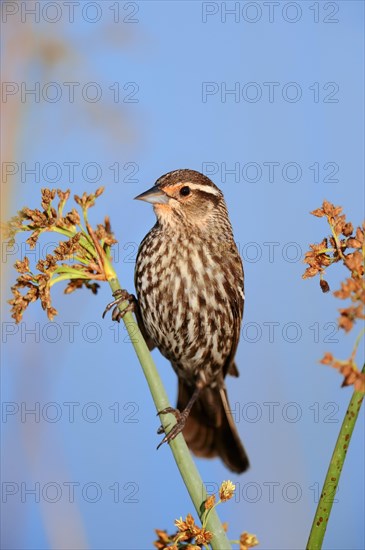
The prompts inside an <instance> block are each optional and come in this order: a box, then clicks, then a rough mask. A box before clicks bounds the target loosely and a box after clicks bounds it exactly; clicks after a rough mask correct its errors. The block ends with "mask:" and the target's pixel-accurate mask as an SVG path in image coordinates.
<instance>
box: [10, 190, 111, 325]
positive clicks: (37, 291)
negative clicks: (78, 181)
mask: <svg viewBox="0 0 365 550" xmlns="http://www.w3.org/2000/svg"><path fill="white" fill-rule="evenodd" d="M102 192H103V188H102V187H100V188H99V189H97V190H96V192H95V193H94V194H90V195H88V194H86V193H84V194H83V195H82V197H81V198H80V197H78V196H76V195H75V197H74V199H75V202H76V203H77V204H78V205H79V206H81V208H82V211H83V218H84V220H85V222H86V228H84V227H83V226H82V223H81V217H80V214H79V212H78V211H77V209H76V208H72V209H71V210H70V211H69V212H67V213H65V214H63V210H64V207H65V205H66V203H67V200H68V199H69V197H70V190H69V189H67V190H66V191H62V190H60V189H57V190H56V189H42V190H41V195H42V196H41V206H42V209H43V210H39V209H37V208H35V209H31V208H28V207H24V208H23V209H22V210H21V211H20V212H18V215H17V216H14V217H13V218H12V219H11V220H10V221H9V222H8V224H7V225H6V227H5V231H4V236H5V238H7V239H8V240H9V241H10V244H14V241H15V237H16V234H17V233H20V232H22V231H27V232H30V236H29V237H28V239H27V241H26V242H27V243H28V244H29V246H30V247H31V248H34V247H35V246H36V243H37V240H38V238H39V236H40V235H41V234H42V233H45V232H53V233H59V234H60V235H61V236H62V238H63V239H64V240H60V241H59V243H58V244H57V245H56V246H55V248H54V249H53V252H52V253H48V254H47V255H46V257H45V258H41V259H39V260H38V262H37V263H36V266H35V269H36V270H37V271H38V272H35V273H33V272H32V271H31V266H30V261H29V258H28V257H25V258H24V259H23V260H18V261H17V262H16V263H15V266H14V267H15V269H16V270H17V271H18V273H19V275H20V276H19V277H18V278H17V280H16V283H15V284H14V285H13V286H12V287H11V290H12V293H13V298H12V299H11V300H9V303H10V305H11V306H12V317H13V318H14V319H15V321H16V322H17V323H19V322H20V321H21V319H22V317H23V314H24V312H25V310H26V309H27V307H28V306H29V304H31V303H32V302H35V301H36V300H40V302H41V305H42V308H43V309H44V310H45V311H46V313H47V315H48V318H49V319H50V320H52V319H53V318H54V316H55V315H56V314H57V310H56V309H55V308H54V307H52V304H51V288H52V286H53V284H55V283H57V282H59V281H66V282H67V286H66V289H65V294H70V293H71V292H73V291H75V290H76V289H79V288H82V287H83V286H84V287H86V288H87V289H89V290H91V291H92V292H93V293H94V294H96V292H97V289H98V288H99V285H98V283H97V282H96V281H105V280H108V277H110V270H109V272H108V269H107V266H108V262H109V260H110V247H111V246H112V245H113V244H115V243H116V242H117V241H116V240H115V238H114V235H113V233H112V230H111V226H110V220H109V218H107V217H106V218H105V221H104V224H98V225H97V228H96V230H95V231H93V230H92V228H91V227H90V225H89V224H88V222H87V210H88V208H90V207H91V206H93V205H94V204H95V200H96V198H97V197H99V196H100V195H101V193H102ZM56 195H57V197H58V205H57V207H56V208H55V207H54V206H53V202H54V200H55V199H56ZM24 291H25V292H24Z"/></svg>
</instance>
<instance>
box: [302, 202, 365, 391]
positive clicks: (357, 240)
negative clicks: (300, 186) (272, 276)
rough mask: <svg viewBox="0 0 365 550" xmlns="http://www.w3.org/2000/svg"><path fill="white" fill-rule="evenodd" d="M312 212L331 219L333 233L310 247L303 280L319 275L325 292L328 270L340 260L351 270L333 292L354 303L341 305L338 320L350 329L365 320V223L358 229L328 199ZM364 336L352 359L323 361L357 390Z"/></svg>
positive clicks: (364, 382) (361, 381)
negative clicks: (357, 358) (357, 361)
mask: <svg viewBox="0 0 365 550" xmlns="http://www.w3.org/2000/svg"><path fill="white" fill-rule="evenodd" d="M311 214H313V215H314V216H317V217H319V218H323V217H325V218H326V219H327V222H328V225H329V227H330V230H331V235H330V236H328V237H325V238H324V239H323V240H322V241H321V242H320V243H319V244H311V245H310V250H309V252H307V253H306V254H305V257H304V263H306V264H308V267H307V269H306V270H305V272H304V274H303V279H308V278H309V277H315V276H316V275H319V276H320V286H321V289H322V291H323V292H328V291H329V290H330V287H329V284H328V282H327V281H326V279H325V278H324V276H325V272H326V269H327V268H328V267H329V266H332V265H333V264H334V263H338V262H340V263H341V264H342V265H343V266H344V267H345V268H346V269H347V270H348V272H349V273H348V277H347V278H346V279H345V280H344V281H342V282H341V288H340V289H339V290H336V291H335V292H333V295H334V296H335V297H336V298H339V299H340V300H350V302H351V303H350V305H348V306H347V307H342V308H339V313H340V317H339V319H338V326H339V328H341V329H342V330H344V331H345V332H350V331H351V330H352V329H353V327H354V326H355V324H356V323H357V322H358V321H360V320H363V319H365V309H364V308H365V282H364V259H365V243H364V232H365V222H364V223H363V224H362V226H361V227H356V230H355V227H354V225H353V224H352V222H348V221H346V216H345V214H343V213H342V207H341V206H334V205H333V204H331V203H330V202H328V201H324V202H323V204H322V207H321V208H317V209H316V210H314V211H313V212H311ZM362 335H363V333H360V335H359V337H358V338H357V340H356V343H355V346H354V349H353V351H352V353H351V356H350V357H349V358H348V359H346V360H339V359H336V358H334V357H333V356H332V354H330V353H326V354H325V356H324V357H323V358H322V360H321V363H322V364H324V365H331V366H332V367H334V368H336V369H337V370H338V371H339V372H340V373H341V374H342V375H343V376H344V381H343V384H342V385H343V386H348V385H353V386H354V387H355V389H356V390H357V391H364V390H365V374H363V373H361V372H360V371H359V369H358V367H357V365H356V361H355V358H356V352H357V348H358V345H359V342H360V340H361V338H362Z"/></svg>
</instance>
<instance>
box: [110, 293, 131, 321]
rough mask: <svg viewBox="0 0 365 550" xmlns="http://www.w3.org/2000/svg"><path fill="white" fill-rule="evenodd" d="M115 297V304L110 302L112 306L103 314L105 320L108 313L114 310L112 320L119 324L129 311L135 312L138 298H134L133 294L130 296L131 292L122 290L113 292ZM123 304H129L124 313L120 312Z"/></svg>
mask: <svg viewBox="0 0 365 550" xmlns="http://www.w3.org/2000/svg"><path fill="white" fill-rule="evenodd" d="M113 296H114V298H115V300H113V302H110V304H108V305H107V306H106V308H105V310H104V313H103V319H104V317H105V315H106V314H107V313H108V311H110V310H111V309H112V308H114V309H113V311H112V320H113V321H117V322H118V323H119V321H120V320H121V319H122V318H123V317H124V315H125V314H126V313H128V311H134V308H135V305H136V297H135V296H133V294H129V292H127V291H126V290H122V289H119V290H116V291H115V292H113ZM122 302H129V304H128V305H127V307H126V308H125V309H123V311H120V310H119V305H120V304H121V303H122Z"/></svg>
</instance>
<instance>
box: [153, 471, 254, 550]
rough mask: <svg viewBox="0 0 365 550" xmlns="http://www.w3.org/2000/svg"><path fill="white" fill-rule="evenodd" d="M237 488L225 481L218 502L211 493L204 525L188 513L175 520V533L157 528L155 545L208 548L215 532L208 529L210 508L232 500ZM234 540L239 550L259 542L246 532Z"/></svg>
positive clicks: (176, 549) (196, 549)
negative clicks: (184, 516) (199, 523)
mask: <svg viewBox="0 0 365 550" xmlns="http://www.w3.org/2000/svg"><path fill="white" fill-rule="evenodd" d="M235 488H236V487H235V485H234V484H233V483H232V482H231V481H229V480H228V481H223V482H222V484H221V486H220V488H219V501H218V502H216V497H215V495H210V496H208V498H207V499H206V500H205V502H204V509H205V514H204V516H203V525H202V527H199V526H198V525H196V524H195V520H194V518H193V516H192V515H191V514H188V515H187V516H186V518H185V520H183V519H182V518H180V519H177V520H176V521H175V526H176V527H177V529H178V530H177V532H176V533H174V534H173V535H169V534H168V533H167V531H162V530H161V529H156V534H157V536H158V539H157V540H156V541H155V542H154V546H155V547H156V548H157V549H158V550H167V549H168V550H180V549H184V550H201V548H203V547H205V548H207V547H208V544H209V542H210V541H211V540H212V538H213V533H211V532H210V531H208V530H207V529H206V524H207V520H208V517H209V513H210V510H212V509H213V508H215V507H216V506H217V505H218V504H220V503H221V502H226V501H227V500H230V499H231V498H232V497H233V495H234V491H235ZM223 528H224V530H225V531H226V530H227V524H223ZM232 542H234V543H236V544H239V550H249V548H252V547H253V546H256V545H257V544H258V543H259V542H258V540H257V538H256V537H255V535H250V534H248V533H246V532H245V533H242V535H241V537H240V540H239V541H232Z"/></svg>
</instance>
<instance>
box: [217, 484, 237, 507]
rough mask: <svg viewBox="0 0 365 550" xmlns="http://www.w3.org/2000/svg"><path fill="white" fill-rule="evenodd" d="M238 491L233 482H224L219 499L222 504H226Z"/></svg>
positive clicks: (220, 488)
mask: <svg viewBox="0 0 365 550" xmlns="http://www.w3.org/2000/svg"><path fill="white" fill-rule="evenodd" d="M235 489H236V486H235V485H234V483H232V481H229V480H228V481H223V482H222V484H221V486H220V487H219V498H220V499H221V501H222V502H226V501H227V500H229V499H231V498H232V497H233V495H234V491H235Z"/></svg>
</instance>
